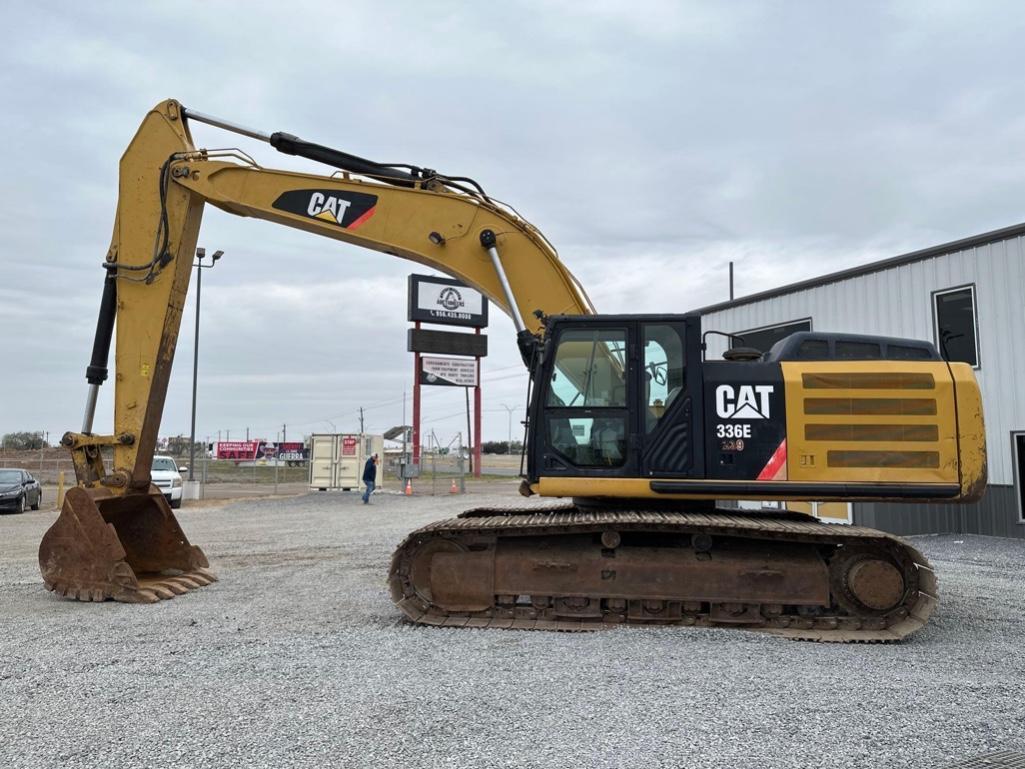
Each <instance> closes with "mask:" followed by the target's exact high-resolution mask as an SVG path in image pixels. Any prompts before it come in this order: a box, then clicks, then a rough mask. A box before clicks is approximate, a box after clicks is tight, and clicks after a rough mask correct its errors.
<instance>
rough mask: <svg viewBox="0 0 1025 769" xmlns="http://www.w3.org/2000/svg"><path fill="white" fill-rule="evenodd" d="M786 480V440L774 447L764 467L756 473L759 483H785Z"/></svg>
mask: <svg viewBox="0 0 1025 769" xmlns="http://www.w3.org/2000/svg"><path fill="white" fill-rule="evenodd" d="M786 479H787V439H786V438H784V439H783V442H782V443H780V444H779V446H777V447H776V450H775V451H774V452H772V456H771V457H769V461H768V462H766V463H765V467H763V468H762V471H761V472H760V473H758V478H757V480H759V481H785V480H786Z"/></svg>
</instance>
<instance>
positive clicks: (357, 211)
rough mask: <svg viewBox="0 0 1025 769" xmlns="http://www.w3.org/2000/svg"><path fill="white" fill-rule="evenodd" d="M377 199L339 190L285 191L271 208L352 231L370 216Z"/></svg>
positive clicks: (375, 196) (373, 196) (363, 194)
mask: <svg viewBox="0 0 1025 769" xmlns="http://www.w3.org/2000/svg"><path fill="white" fill-rule="evenodd" d="M376 206H377V195H368V194H366V193H363V192H344V191H341V190H325V189H320V190H309V189H307V190H289V191H288V192H283V193H282V194H281V195H279V196H278V199H277V200H275V201H274V203H273V207H274V208H276V209H278V210H279V211H287V212H288V213H290V214H297V215H299V216H307V217H309V218H311V219H317V220H319V221H323V222H328V223H330V224H335V225H338V226H339V227H342V228H344V229H346V230H354V229H356V228H357V227H359V226H360V225H362V224H363V223H364V222H365V221H366V220H367V219H369V218H370V217H371V216H373V215H374V211H375V209H376Z"/></svg>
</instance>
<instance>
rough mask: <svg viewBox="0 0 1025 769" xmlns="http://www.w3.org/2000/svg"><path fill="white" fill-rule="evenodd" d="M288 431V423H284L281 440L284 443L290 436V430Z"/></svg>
mask: <svg viewBox="0 0 1025 769" xmlns="http://www.w3.org/2000/svg"><path fill="white" fill-rule="evenodd" d="M287 431H288V425H285V424H282V425H281V442H282V443H284V442H285V441H287V440H288V437H287V436H288V432H287Z"/></svg>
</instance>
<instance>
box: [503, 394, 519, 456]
mask: <svg viewBox="0 0 1025 769" xmlns="http://www.w3.org/2000/svg"><path fill="white" fill-rule="evenodd" d="M502 408H504V409H505V410H506V412H507V416H508V418H509V439H508V440H507V441H506V443H505V453H506V454H512V415H513V412H514V411H515V410H516V408H517V407H516V406H506V405H505V404H504V403H503V404H502Z"/></svg>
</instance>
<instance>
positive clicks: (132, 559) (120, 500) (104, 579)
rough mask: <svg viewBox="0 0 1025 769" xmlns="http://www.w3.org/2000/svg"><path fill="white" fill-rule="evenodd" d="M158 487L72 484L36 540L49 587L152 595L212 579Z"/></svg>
mask: <svg viewBox="0 0 1025 769" xmlns="http://www.w3.org/2000/svg"><path fill="white" fill-rule="evenodd" d="M208 567H209V563H208V562H207V560H206V556H204V555H203V551H202V550H200V549H199V548H198V547H195V546H193V545H190V544H189V541H188V539H187V538H186V537H185V533H184V532H183V531H182V529H181V526H180V525H179V524H178V521H177V519H176V518H175V517H174V514H173V513H172V512H171V508H170V506H169V505H168V504H167V501H166V500H165V499H164V497H163V495H162V494H160V493H159V492H158V491H155V490H151V492H150V493H149V494H126V495H124V496H120V497H115V496H111V495H110V494H108V493H106V492H105V491H103V490H92V489H83V488H79V487H75V488H73V489H70V490H69V491H68V493H67V495H66V496H65V498H64V506H63V508H61V513H60V515H59V516H58V518H57V520H56V522H54V524H53V526H51V527H50V529H49V530H48V531H47V532H46V534H45V535H44V536H43V540H42V542H41V543H40V545H39V569H40V571H41V572H42V575H43V582H44V583H45V584H46V587H47V588H48V589H50V590H52V591H53V592H55V593H57V594H59V595H62V596H64V597H66V598H71V599H75V600H79V601H105V600H114V601H121V602H124V603H154V602H156V601H159V600H161V599H167V598H174V597H175V596H176V595H183V594H184V593H187V592H189V591H190V590H195V589H197V588H200V587H203V586H205V585H209V584H210V583H212V582H216V581H217V578H216V577H215V576H214V574H213V573H212V572H211V571H210V570H209V568H208Z"/></svg>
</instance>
